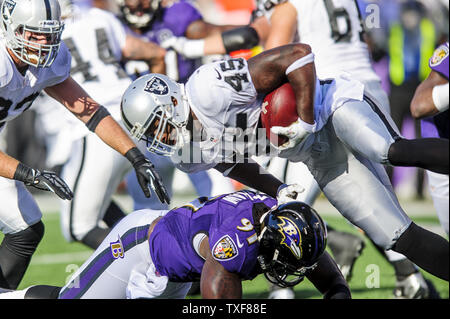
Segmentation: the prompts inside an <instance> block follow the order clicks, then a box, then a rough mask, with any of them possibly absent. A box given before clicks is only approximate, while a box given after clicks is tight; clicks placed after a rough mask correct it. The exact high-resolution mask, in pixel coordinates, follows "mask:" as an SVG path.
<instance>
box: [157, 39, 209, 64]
mask: <svg viewBox="0 0 450 319" xmlns="http://www.w3.org/2000/svg"><path fill="white" fill-rule="evenodd" d="M160 45H161V47H162V48H164V49H173V50H175V51H177V52H178V53H179V54H181V55H183V56H184V57H186V58H188V59H197V58H200V57H202V56H204V55H205V54H204V40H190V39H187V38H185V37H170V38H168V39H167V40H164V41H162V42H161V44H160Z"/></svg>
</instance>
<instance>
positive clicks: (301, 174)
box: [269, 158, 365, 280]
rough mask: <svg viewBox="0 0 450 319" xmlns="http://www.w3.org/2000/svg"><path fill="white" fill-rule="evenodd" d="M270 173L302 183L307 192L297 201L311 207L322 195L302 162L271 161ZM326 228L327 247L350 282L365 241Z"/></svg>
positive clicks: (282, 178)
mask: <svg viewBox="0 0 450 319" xmlns="http://www.w3.org/2000/svg"><path fill="white" fill-rule="evenodd" d="M280 162H282V163H285V165H284V166H283V165H281V164H280ZM272 165H276V166H275V167H277V168H278V169H277V170H273V169H272ZM269 171H270V172H275V173H277V174H278V175H275V176H277V177H278V178H280V179H281V180H282V181H285V182H286V183H288V184H292V183H295V182H298V183H300V184H301V185H302V186H303V187H304V188H305V191H304V192H303V193H300V194H299V196H298V197H297V200H299V201H302V202H305V203H306V204H308V205H310V206H313V205H314V202H315V201H316V199H317V198H318V197H319V195H320V194H321V193H322V191H321V190H320V187H319V185H318V184H317V182H316V180H315V179H314V177H313V176H312V175H311V172H310V171H309V170H308V167H307V166H306V165H305V164H304V163H302V162H296V163H294V162H289V161H288V160H286V159H282V158H274V159H272V160H271V165H270V166H269ZM277 171H278V172H277ZM325 223H326V221H325ZM326 226H327V233H328V239H327V245H328V247H329V248H330V250H331V253H332V254H333V258H334V260H335V261H336V263H337V264H338V266H339V269H340V270H341V272H342V274H343V275H344V278H345V279H346V280H350V279H351V277H352V271H353V266H354V264H355V261H356V259H357V258H358V257H359V256H360V255H361V253H362V250H363V249H364V247H365V243H364V240H363V239H362V238H361V237H360V236H357V235H353V234H351V233H348V232H343V231H338V230H336V229H334V228H333V227H331V226H330V225H329V224H328V223H326Z"/></svg>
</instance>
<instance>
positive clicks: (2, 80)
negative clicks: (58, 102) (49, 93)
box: [0, 38, 70, 131]
mask: <svg viewBox="0 0 450 319" xmlns="http://www.w3.org/2000/svg"><path fill="white" fill-rule="evenodd" d="M2 40H3V39H2V38H0V131H1V130H2V129H3V127H4V126H5V125H4V124H5V123H6V122H8V121H10V120H12V119H14V118H16V117H17V116H19V115H20V114H22V113H23V112H24V111H25V110H27V109H28V108H29V107H30V106H31V103H32V102H33V101H34V100H35V98H36V97H37V96H38V95H39V92H41V91H42V90H43V89H45V88H46V87H49V86H53V85H56V84H58V83H61V82H62V81H64V80H65V79H67V77H68V76H69V72H70V53H69V50H68V49H67V47H66V46H65V45H64V44H63V43H62V44H61V46H60V49H59V52H58V55H57V56H56V59H55V61H54V62H53V64H52V65H51V66H50V67H48V68H36V67H33V66H28V69H27V70H26V72H25V74H24V75H22V74H21V73H20V72H19V71H18V70H17V68H16V66H15V65H14V62H13V60H12V58H11V56H10V55H9V53H8V51H7V50H6V47H5V45H4V43H3V41H2Z"/></svg>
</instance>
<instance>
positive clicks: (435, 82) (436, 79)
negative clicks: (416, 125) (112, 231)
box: [410, 71, 449, 119]
mask: <svg viewBox="0 0 450 319" xmlns="http://www.w3.org/2000/svg"><path fill="white" fill-rule="evenodd" d="M448 90H449V84H448V80H447V79H446V78H445V77H443V76H442V75H441V74H439V72H436V71H431V73H430V74H429V75H428V77H427V78H426V79H425V80H424V81H423V82H422V83H420V85H419V86H418V87H417V89H416V92H415V93H414V97H413V99H412V101H411V105H410V109H411V114H412V116H413V117H414V118H416V119H420V118H424V117H428V116H433V115H436V114H438V113H440V112H443V111H445V110H448V105H449V93H448V92H449V91H448Z"/></svg>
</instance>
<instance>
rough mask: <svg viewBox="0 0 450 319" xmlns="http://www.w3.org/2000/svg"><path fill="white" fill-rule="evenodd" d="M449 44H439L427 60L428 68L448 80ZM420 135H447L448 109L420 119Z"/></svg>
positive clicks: (446, 136) (443, 136) (444, 136)
mask: <svg viewBox="0 0 450 319" xmlns="http://www.w3.org/2000/svg"><path fill="white" fill-rule="evenodd" d="M448 60H449V45H448V42H447V43H445V44H442V45H441V46H439V47H438V48H437V49H436V50H435V51H434V54H433V56H432V57H431V59H430V61H429V65H430V68H431V69H432V70H433V71H436V72H438V73H439V74H441V75H442V76H444V77H445V78H447V80H448V75H449V63H448ZM421 122H422V123H421V131H422V137H442V138H448V135H449V124H450V123H449V122H450V121H449V116H448V110H446V111H444V112H442V113H439V114H437V115H435V116H433V117H430V118H426V119H423V120H422V121H421Z"/></svg>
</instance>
